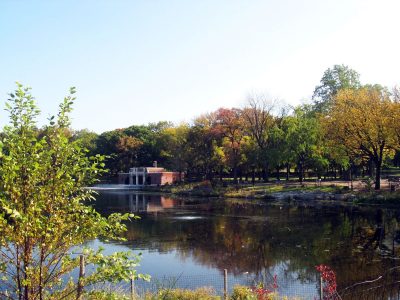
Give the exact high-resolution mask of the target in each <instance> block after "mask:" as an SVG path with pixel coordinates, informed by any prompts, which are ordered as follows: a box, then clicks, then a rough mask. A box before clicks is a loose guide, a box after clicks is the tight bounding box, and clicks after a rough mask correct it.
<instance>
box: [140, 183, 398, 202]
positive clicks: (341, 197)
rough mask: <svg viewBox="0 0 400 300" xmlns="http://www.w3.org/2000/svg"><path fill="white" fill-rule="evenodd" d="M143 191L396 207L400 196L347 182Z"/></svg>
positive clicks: (179, 186) (197, 186)
mask: <svg viewBox="0 0 400 300" xmlns="http://www.w3.org/2000/svg"><path fill="white" fill-rule="evenodd" d="M146 191H152V192H160V193H171V194H174V195H177V196H189V197H220V198H239V199H257V200H274V199H276V200H278V199H279V200H285V199H294V200H337V201H347V202H352V203H355V204H369V205H371V204H376V205H385V206H386V205H389V206H398V205H400V192H399V191H396V192H391V191H388V190H383V191H374V190H371V189H369V190H366V189H356V190H353V191H352V190H351V189H350V188H349V186H348V183H347V182H339V183H331V184H330V183H329V182H325V183H324V184H323V185H321V184H318V183H315V182H306V183H303V184H299V183H297V182H284V183H258V184H256V185H249V184H238V185H223V184H219V183H217V184H211V183H210V182H209V181H202V182H197V183H182V184H177V185H166V186H160V187H146Z"/></svg>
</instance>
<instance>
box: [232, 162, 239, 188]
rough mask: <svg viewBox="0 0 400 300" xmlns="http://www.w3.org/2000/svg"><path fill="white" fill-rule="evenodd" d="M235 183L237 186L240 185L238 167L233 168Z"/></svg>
mask: <svg viewBox="0 0 400 300" xmlns="http://www.w3.org/2000/svg"><path fill="white" fill-rule="evenodd" d="M232 171H233V182H234V183H235V184H237V183H238V178H237V167H236V166H233V170H232Z"/></svg>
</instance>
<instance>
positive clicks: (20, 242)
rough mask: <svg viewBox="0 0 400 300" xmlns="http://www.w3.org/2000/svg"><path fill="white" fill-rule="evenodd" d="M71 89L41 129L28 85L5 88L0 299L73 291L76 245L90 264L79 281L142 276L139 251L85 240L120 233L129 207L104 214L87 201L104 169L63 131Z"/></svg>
mask: <svg viewBox="0 0 400 300" xmlns="http://www.w3.org/2000/svg"><path fill="white" fill-rule="evenodd" d="M74 93H75V90H74V89H71V91H70V95H69V96H67V97H66V98H65V99H64V101H63V102H62V103H61V105H60V110H59V113H58V116H57V117H52V118H50V122H49V125H47V126H46V127H45V129H44V130H43V131H42V132H39V131H38V130H37V129H36V117H37V116H38V114H39V110H38V109H37V107H36V106H35V102H34V98H33V97H32V96H31V94H30V90H29V88H24V87H23V86H22V85H20V84H18V87H17V90H16V91H15V93H14V94H10V99H9V101H8V103H7V111H8V112H9V115H10V124H9V125H8V126H6V127H5V129H4V134H3V137H2V146H3V147H2V151H1V159H0V281H1V283H0V285H1V289H0V295H1V298H2V299H20V300H21V299H23V300H31V299H41V300H43V299H64V298H66V297H69V296H71V295H72V294H74V293H76V292H77V290H78V283H77V279H73V278H72V277H71V279H69V280H68V278H70V276H71V273H72V272H73V271H74V270H76V268H77V267H78V266H79V256H77V254H76V253H83V254H84V255H85V256H86V263H87V264H89V265H90V264H95V266H94V267H93V268H92V271H90V272H89V273H88V274H87V276H86V277H85V278H81V279H80V282H79V286H80V287H82V286H88V285H91V284H95V283H99V282H104V281H110V280H116V281H119V280H123V279H124V280H128V279H130V278H137V277H138V276H140V277H143V276H142V275H137V274H136V271H135V270H134V268H133V267H134V266H135V265H136V263H137V258H136V257H131V256H130V255H129V254H128V253H114V254H113V255H111V256H105V255H103V254H102V253H101V249H100V250H91V249H86V248H82V244H83V243H84V242H86V241H88V240H92V239H95V238H98V237H105V238H109V239H119V237H118V236H119V234H121V233H122V232H123V231H124V230H125V229H126V228H125V225H123V224H122V223H121V222H122V221H123V220H127V219H128V218H129V215H127V214H125V215H120V214H111V215H110V216H109V217H107V218H106V217H103V216H101V215H100V214H99V213H97V212H96V211H95V210H94V208H92V207H91V206H87V205H86V203H87V202H88V201H91V200H92V199H93V192H92V191H91V190H88V189H85V187H86V186H87V185H89V184H91V183H93V182H95V181H96V179H95V177H96V175H98V174H99V173H102V172H103V157H102V156H99V155H98V156H96V157H92V158H88V157H87V156H86V154H85V152H84V149H82V148H81V147H80V146H79V142H77V141H71V139H70V137H69V135H67V132H69V131H68V130H66V129H67V128H68V127H69V125H70V121H69V116H68V115H69V113H70V111H71V107H72V104H73V101H74V100H75V98H74V97H73V94H74ZM74 253H75V254H74ZM130 258H133V260H130ZM65 279H66V280H68V281H66V282H65V281H64V280H65ZM81 291H82V289H80V292H81Z"/></svg>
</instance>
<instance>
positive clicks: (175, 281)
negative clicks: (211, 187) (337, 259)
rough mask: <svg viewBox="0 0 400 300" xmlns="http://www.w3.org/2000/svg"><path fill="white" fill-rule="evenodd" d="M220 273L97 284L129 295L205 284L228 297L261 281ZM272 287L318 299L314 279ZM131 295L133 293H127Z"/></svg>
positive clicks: (268, 282)
mask: <svg viewBox="0 0 400 300" xmlns="http://www.w3.org/2000/svg"><path fill="white" fill-rule="evenodd" d="M221 273H222V274H214V275H209V274H208V275H197V274H196V275H184V274H177V275H176V276H170V275H169V276H163V277H152V278H151V280H150V282H146V281H142V280H137V281H133V282H124V283H119V284H114V285H107V284H106V285H105V286H102V287H100V286H97V287H96V288H97V289H98V288H101V289H104V290H109V291H116V292H118V293H120V294H124V295H126V296H127V297H128V298H132V299H135V300H136V299H143V298H145V295H156V294H157V292H158V291H160V290H172V289H189V290H195V289H199V288H206V289H208V290H210V291H212V292H213V294H214V295H216V296H220V297H221V299H224V298H225V296H226V298H229V295H231V294H232V292H233V289H234V287H235V286H246V287H249V288H252V287H256V286H257V285H258V284H260V283H261V282H262V281H260V279H259V278H256V277H254V275H250V274H249V275H246V274H244V275H239V276H238V275H233V274H229V273H226V274H224V272H221ZM271 282H272V279H271V278H268V279H266V280H265V283H264V287H266V288H268V289H272V284H271ZM275 291H276V292H277V293H278V294H279V295H280V297H284V296H287V297H289V299H292V298H293V297H296V299H313V300H314V299H320V295H319V291H320V288H319V285H318V283H316V282H310V283H309V284H301V283H299V284H295V285H287V284H282V285H280V284H278V287H277V288H276V289H275ZM130 295H134V297H130Z"/></svg>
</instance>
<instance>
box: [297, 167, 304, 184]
mask: <svg viewBox="0 0 400 300" xmlns="http://www.w3.org/2000/svg"><path fill="white" fill-rule="evenodd" d="M298 169H299V181H300V183H302V182H303V163H302V162H299V164H298Z"/></svg>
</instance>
